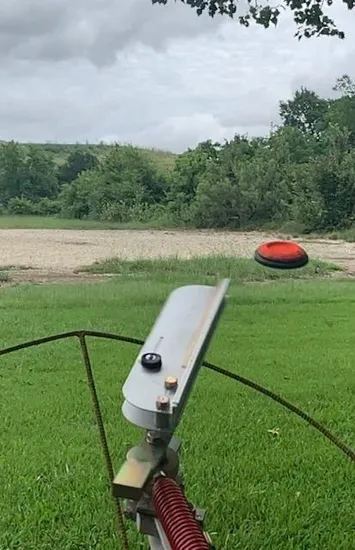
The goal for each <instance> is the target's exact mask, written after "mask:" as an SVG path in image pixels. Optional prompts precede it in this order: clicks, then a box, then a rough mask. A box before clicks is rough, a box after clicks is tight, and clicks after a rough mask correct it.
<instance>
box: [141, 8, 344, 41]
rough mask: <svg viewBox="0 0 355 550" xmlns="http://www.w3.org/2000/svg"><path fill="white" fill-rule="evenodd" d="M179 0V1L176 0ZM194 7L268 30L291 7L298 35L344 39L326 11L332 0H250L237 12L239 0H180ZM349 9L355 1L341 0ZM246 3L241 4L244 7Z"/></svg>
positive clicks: (213, 14) (198, 11)
mask: <svg viewBox="0 0 355 550" xmlns="http://www.w3.org/2000/svg"><path fill="white" fill-rule="evenodd" d="M151 1H152V4H167V3H168V0H151ZM175 1H176V0H175ZM180 1H181V2H183V3H184V4H187V5H188V6H190V7H191V8H194V9H195V10H196V12H197V15H202V13H203V12H207V13H208V14H209V15H210V16H211V17H214V16H215V15H216V14H220V15H226V16H228V17H230V18H232V19H237V21H238V22H239V23H240V24H241V25H243V26H245V27H249V25H250V23H256V24H257V25H261V26H262V27H264V28H265V29H267V28H268V27H270V25H274V26H276V25H277V23H278V22H279V19H280V16H281V13H282V12H281V10H283V9H288V10H289V11H291V12H292V15H293V19H294V22H295V24H296V25H297V32H296V36H297V37H298V39H300V38H302V37H306V38H310V37H312V36H337V37H338V38H341V39H343V38H344V37H345V34H344V32H343V31H342V30H341V29H338V27H337V26H336V24H335V23H334V21H333V20H332V19H330V17H329V16H328V15H326V13H325V8H326V7H327V6H331V5H332V3H333V0H328V1H327V2H326V5H325V6H324V3H323V1H322V0H283V2H282V4H281V5H280V4H279V5H278V6H275V7H272V6H270V5H268V4H267V3H266V0H265V2H263V3H262V4H260V5H259V4H257V3H256V2H255V3H254V2H251V1H250V0H248V5H247V12H246V13H244V14H239V13H238V8H239V4H240V0H180ZM342 2H343V3H344V4H345V5H346V6H347V8H348V9H349V10H352V9H353V8H354V5H355V0H342ZM244 6H245V5H242V8H243V7H244Z"/></svg>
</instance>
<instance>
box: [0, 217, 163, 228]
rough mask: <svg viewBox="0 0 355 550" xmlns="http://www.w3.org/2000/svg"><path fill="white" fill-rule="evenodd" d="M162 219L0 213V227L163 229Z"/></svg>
mask: <svg viewBox="0 0 355 550" xmlns="http://www.w3.org/2000/svg"><path fill="white" fill-rule="evenodd" d="M164 228H165V222H164V220H153V221H151V222H147V223H143V222H142V223H140V222H127V223H116V222H102V221H97V220H76V219H71V220H70V219H69V220H66V219H62V218H58V217H50V216H7V215H6V216H5V215H0V229H88V230H93V229H113V230H114V229H129V230H135V229H137V230H140V229H164Z"/></svg>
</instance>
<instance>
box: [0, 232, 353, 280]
mask: <svg viewBox="0 0 355 550" xmlns="http://www.w3.org/2000/svg"><path fill="white" fill-rule="evenodd" d="M274 238H278V236H277V235H276V234H274V235H273V234H267V233H256V232H251V233H236V232H216V231H150V230H144V231H128V230H127V231H125V230H122V231H121V230H120V231H119V230H115V231H112V230H111V231H110V230H107V231H104V230H83V231H80V230H69V229H68V230H56V229H53V230H52V229H32V230H29V229H3V230H0V239H1V240H0V242H1V248H0V250H1V254H0V268H2V269H4V268H9V266H12V269H11V277H12V279H13V280H15V281H27V282H49V281H51V282H55V281H56V280H61V281H68V282H71V281H73V282H75V281H77V280H83V279H85V280H88V279H90V280H93V278H94V279H95V280H97V279H98V278H99V277H97V276H96V277H93V276H92V275H88V274H80V273H78V271H80V268H81V267H83V266H85V265H89V264H92V263H94V262H96V261H100V260H105V259H108V258H112V257H119V258H122V259H137V258H161V257H168V256H178V257H183V258H189V257H191V256H207V255H212V254H213V255H216V254H223V255H229V256H234V257H239V258H250V257H252V256H253V253H254V250H255V248H256V247H257V246H258V245H259V244H260V243H261V242H262V241H266V240H269V239H274ZM297 241H298V242H299V243H300V244H303V245H304V246H305V248H306V250H307V252H308V253H309V255H310V257H311V258H313V259H321V260H325V261H329V262H332V263H335V264H338V265H340V266H342V267H343V268H345V270H346V271H347V273H349V274H350V275H351V274H354V275H355V243H346V242H344V241H330V240H326V239H317V240H311V239H309V240H308V239H300V240H298V239H297Z"/></svg>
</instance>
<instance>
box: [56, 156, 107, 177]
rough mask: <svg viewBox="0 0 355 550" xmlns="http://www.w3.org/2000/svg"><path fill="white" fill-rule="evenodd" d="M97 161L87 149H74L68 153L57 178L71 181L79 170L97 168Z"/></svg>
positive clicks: (79, 172) (77, 174)
mask: <svg viewBox="0 0 355 550" xmlns="http://www.w3.org/2000/svg"><path fill="white" fill-rule="evenodd" d="M98 165H99V161H98V159H97V157H96V156H95V155H93V154H92V153H90V152H89V151H83V150H81V149H76V150H74V151H73V152H71V153H69V155H68V158H67V160H66V162H65V164H64V165H63V166H62V167H61V169H60V174H59V178H60V181H61V182H62V183H71V182H72V181H74V180H75V179H76V178H77V177H78V176H79V174H81V172H85V171H86V170H93V169H95V168H97V167H98Z"/></svg>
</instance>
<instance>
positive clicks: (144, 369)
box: [113, 280, 229, 550]
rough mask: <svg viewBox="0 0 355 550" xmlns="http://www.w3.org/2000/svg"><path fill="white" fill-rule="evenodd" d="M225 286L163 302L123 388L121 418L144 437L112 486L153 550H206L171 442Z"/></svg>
mask: <svg viewBox="0 0 355 550" xmlns="http://www.w3.org/2000/svg"><path fill="white" fill-rule="evenodd" d="M228 284H229V281H228V280H223V281H221V283H219V284H218V285H217V286H216V287H212V286H204V285H192V286H185V287H181V288H178V289H176V290H175V291H173V292H172V294H171V295H170V296H169V298H168V300H167V302H166V304H165V306H164V308H163V310H162V311H161V313H160V315H159V316H158V318H157V320H156V322H155V324H154V326H153V329H152V331H151V333H150V335H149V336H148V338H147V340H146V342H145V344H144V345H143V348H142V350H141V353H140V354H139V355H138V357H137V359H136V361H135V363H134V365H133V368H132V370H131V372H130V374H129V376H128V378H127V380H126V382H125V384H124V386H123V395H124V398H125V401H124V404H123V406H122V412H123V414H124V416H125V417H126V418H127V420H128V421H130V422H132V423H133V424H135V425H136V426H138V427H139V428H143V429H144V430H145V436H144V439H143V440H142V441H141V443H140V444H139V445H137V446H136V447H133V448H132V449H130V451H129V452H128V453H127V457H126V461H125V462H124V464H123V465H122V467H121V469H120V471H119V473H118V474H117V476H116V477H115V479H114V481H113V495H114V496H115V497H118V498H122V499H125V501H126V502H125V515H126V517H127V518H129V519H131V520H132V521H135V522H136V525H137V529H138V531H139V532H140V533H142V534H144V535H147V536H148V540H149V544H150V548H151V549H152V550H183V549H184V550H185V549H187V550H211V549H212V545H211V542H210V540H209V538H208V536H207V534H206V533H204V532H203V520H204V515H205V512H204V511H203V510H200V509H197V508H195V506H193V505H192V504H191V503H189V502H188V501H187V500H186V498H185V494H184V486H183V480H182V476H181V473H180V472H179V456H178V451H179V447H180V442H179V441H178V440H177V439H176V438H175V437H174V435H173V434H174V431H175V429H176V428H177V426H178V424H179V421H180V419H181V417H182V414H183V411H184V408H185V406H186V403H187V399H188V396H189V394H190V391H191V389H192V387H193V383H194V381H195V379H196V376H197V374H198V371H199V368H200V366H201V363H202V361H203V357H204V355H205V353H206V351H207V348H208V345H209V343H210V340H211V338H212V334H213V332H214V329H215V327H216V325H217V322H218V320H219V317H220V314H221V312H222V310H223V306H224V302H225V294H226V292H227V289H228Z"/></svg>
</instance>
